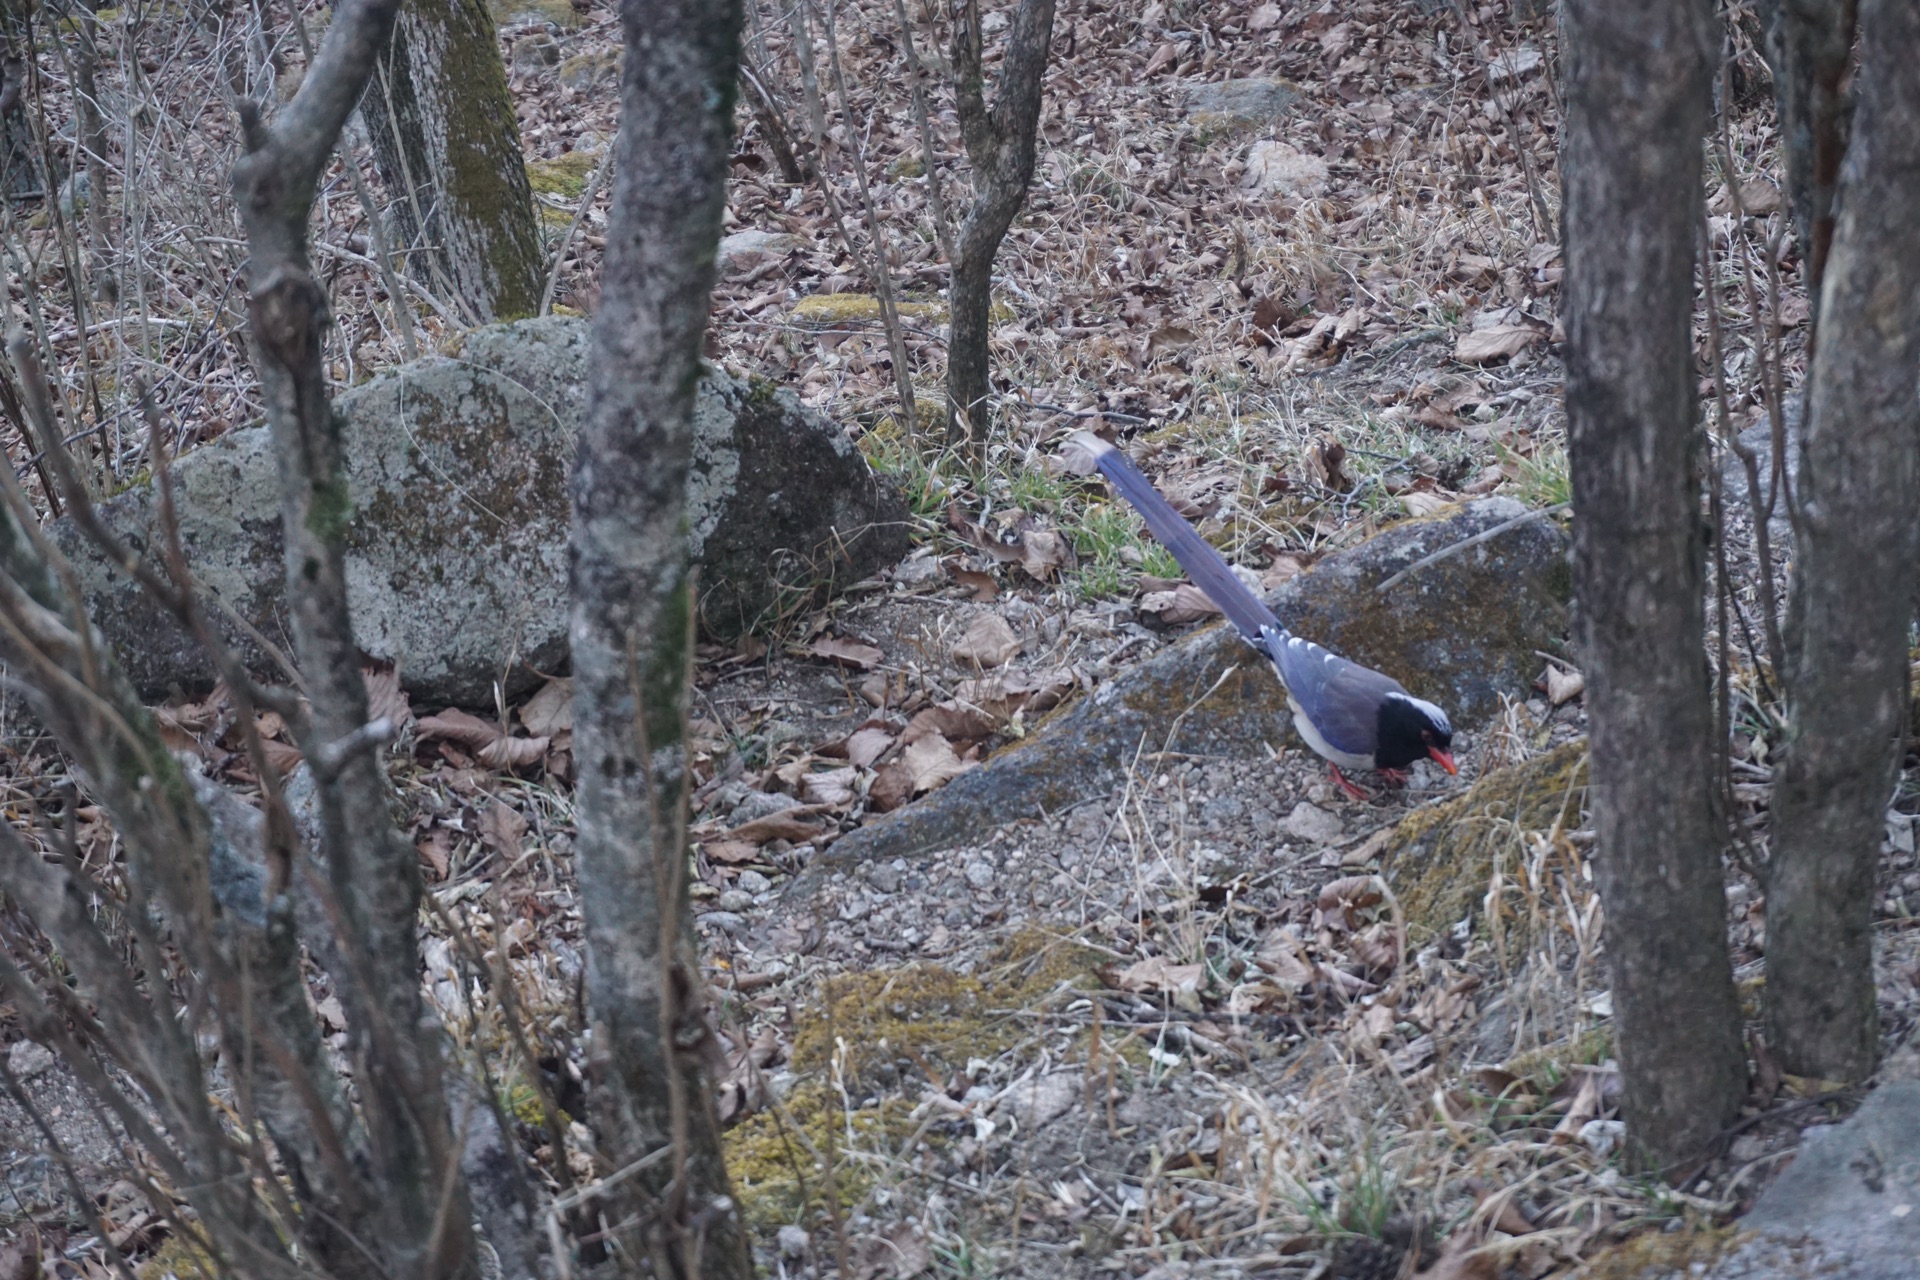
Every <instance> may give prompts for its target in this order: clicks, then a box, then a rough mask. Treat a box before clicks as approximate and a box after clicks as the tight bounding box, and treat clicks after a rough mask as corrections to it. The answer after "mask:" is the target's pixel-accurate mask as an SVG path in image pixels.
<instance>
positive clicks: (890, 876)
mask: <svg viewBox="0 0 1920 1280" xmlns="http://www.w3.org/2000/svg"><path fill="white" fill-rule="evenodd" d="M867 883H868V884H870V885H872V886H873V887H874V888H875V889H877V890H879V891H880V892H881V893H898V892H900V870H899V868H897V867H895V866H894V865H893V864H892V863H891V862H876V863H874V864H873V865H872V866H871V867H868V868H867Z"/></svg>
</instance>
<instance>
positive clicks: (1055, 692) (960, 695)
mask: <svg viewBox="0 0 1920 1280" xmlns="http://www.w3.org/2000/svg"><path fill="white" fill-rule="evenodd" d="M1078 682H1079V679H1078V677H1077V676H1076V675H1075V674H1074V671H1073V668H1072V667H1048V668H1045V669H1043V670H1040V671H1007V672H1001V673H997V674H995V675H990V676H982V677H980V678H979V679H977V680H962V681H961V682H960V683H959V685H958V686H957V687H955V689H954V691H953V693H954V698H955V700H956V701H959V702H963V703H968V704H970V705H972V706H975V707H978V708H980V710H982V711H986V712H988V713H990V714H992V715H995V716H998V717H1000V718H1001V719H1003V720H1004V719H1009V718H1011V717H1012V715H1013V713H1014V712H1016V711H1046V710H1049V709H1050V708H1053V707H1056V706H1058V705H1060V700H1061V699H1062V698H1064V697H1066V696H1067V695H1068V694H1069V693H1071V692H1073V688H1074V686H1075V685H1076V684H1077V683H1078Z"/></svg>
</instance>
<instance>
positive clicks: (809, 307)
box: [793, 293, 947, 329]
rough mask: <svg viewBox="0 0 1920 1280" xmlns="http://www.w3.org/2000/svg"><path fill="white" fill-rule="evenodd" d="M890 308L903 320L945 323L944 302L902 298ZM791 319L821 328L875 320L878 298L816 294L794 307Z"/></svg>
mask: <svg viewBox="0 0 1920 1280" xmlns="http://www.w3.org/2000/svg"><path fill="white" fill-rule="evenodd" d="M894 307H895V308H896V309H897V310H898V311H899V312H900V314H901V315H902V316H904V317H906V318H907V319H911V320H927V321H931V322H933V323H936V324H944V323H946V319H947V305H946V303H944V302H914V301H910V300H908V299H905V298H902V299H899V300H897V301H896V302H895V303H894ZM793 318H794V319H795V320H797V321H799V322H800V323H801V324H808V325H814V326H816V327H818V328H823V329H824V328H827V327H829V326H831V325H836V324H851V323H854V322H855V321H860V320H878V319H879V318H880V299H878V298H876V297H874V296H873V295H872V294H870V293H816V294H815V295H813V296H812V297H811V298H802V299H800V301H799V302H797V303H795V304H794V307H793Z"/></svg>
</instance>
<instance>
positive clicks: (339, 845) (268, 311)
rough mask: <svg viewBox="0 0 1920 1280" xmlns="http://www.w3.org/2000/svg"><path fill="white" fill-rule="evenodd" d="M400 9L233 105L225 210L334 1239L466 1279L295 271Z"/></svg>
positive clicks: (319, 382)
mask: <svg viewBox="0 0 1920 1280" xmlns="http://www.w3.org/2000/svg"><path fill="white" fill-rule="evenodd" d="M398 7H399V0H358V3H353V4H344V5H342V6H341V7H340V8H339V9H338V10H336V13H335V16H334V19H333V23H332V25H331V26H330V28H329V29H328V32H327V38H326V40H325V42H324V43H323V44H322V46H321V48H320V50H319V52H318V54H317V55H316V56H315V58H314V61H313V64H312V66H311V68H310V69H309V70H308V72H307V75H306V77H305V79H304V80H303V81H302V84H301V88H300V91H299V92H298V93H297V94H295V96H294V98H293V100H292V101H291V102H290V103H288V104H287V106H286V107H285V108H284V109H283V110H281V111H280V112H279V113H278V115H276V116H275V117H274V120H273V122H272V124H271V125H268V124H266V123H265V122H263V121H262V120H261V118H260V115H259V112H258V109H257V108H256V107H255V106H254V104H252V103H248V102H243V103H242V104H241V125H242V128H243V130H244V132H245V138H246V148H247V154H246V155H244V156H242V157H241V158H240V160H239V161H237V162H236V163H235V165H234V176H233V185H234V194H235V197H236V199H237V202H238V205H239V208H240V215H241V221H242V224H243V225H244V227H245V229H246V233H247V247H248V250H249V253H250V255H251V258H250V262H249V265H248V268H247V275H248V288H249V295H250V297H249V303H250V311H251V317H252V330H253V338H254V352H255V358H256V364H257V367H258V370H259V375H260V386H261V393H262V399H263V400H264V401H265V404H266V418H267V425H268V428H269V430H270V431H271V433H272V436H273V444H274V452H275V455H276V457H277V458H278V461H279V464H280V506H281V513H282V526H283V529H284V533H285V537H286V571H287V598H288V601H289V602H290V605H291V610H290V612H291V615H292V630H293V637H294V648H295V653H296V655H297V657H298V660H299V663H300V668H301V671H302V673H303V675H304V677H305V680H306V686H307V690H308V693H309V696H310V698H311V702H312V711H311V714H310V722H309V724H308V725H307V726H305V732H304V733H302V734H301V735H300V736H301V742H300V746H301V748H302V751H303V754H305V756H306V757H307V759H308V761H309V762H310V765H311V767H312V768H313V769H314V771H315V777H316V783H317V785H316V788H315V792H316V796H317V800H318V808H319V826H320V830H321V842H320V843H321V849H320V853H321V855H322V857H323V859H324V862H325V868H326V876H327V879H328V882H329V888H330V889H331V892H332V895H333V899H334V902H335V905H336V906H337V909H338V911H339V913H340V916H341V921H342V925H343V929H344V933H345V937H344V938H343V939H342V948H343V953H344V954H346V955H348V956H349V957H353V958H354V962H353V963H348V964H343V965H342V966H341V970H342V971H341V972H339V973H336V974H335V975H334V976H335V979H336V981H337V982H338V984H339V986H340V989H341V992H342V995H343V997H344V1003H345V1004H346V1006H347V1021H348V1035H349V1043H348V1055H349V1057H350V1058H351V1059H352V1060H353V1061H354V1063H355V1071H354V1075H355V1078H356V1079H357V1080H359V1081H361V1082H362V1084H361V1089H360V1105H361V1107H362V1109H363V1111H364V1113H365V1130H366V1135H365V1136H366V1144H365V1148H364V1150H363V1151H361V1152H359V1153H357V1154H358V1156H359V1157H360V1159H362V1160H364V1162H365V1165H366V1168H367V1173H368V1176H369V1178H370V1179H371V1181H372V1183H373V1185H375V1186H377V1187H379V1188H380V1190H381V1192H382V1195H381V1198H380V1199H379V1200H378V1201H376V1202H375V1203H373V1204H371V1205H368V1206H367V1209H366V1215H367V1216H366V1218H365V1220H363V1221H357V1222H353V1223H350V1224H345V1225H346V1228H347V1229H348V1230H350V1231H352V1232H353V1233H354V1234H355V1236H356V1237H358V1238H360V1239H362V1240H371V1242H372V1244H371V1246H369V1247H373V1248H375V1249H377V1251H378V1255H379V1257H380V1258H381V1260H382V1262H383V1264H384V1267H385V1270H386V1272H387V1273H388V1274H390V1275H395V1276H423V1277H425V1276H459V1275H468V1274H472V1272H473V1271H474V1268H475V1258H474V1252H473V1247H472V1238H471V1231H470V1226H469V1223H470V1210H469V1208H468V1203H467V1196H466V1192H465V1189H464V1186H463V1184H462V1183H461V1182H460V1180H459V1178H458V1174H457V1158H458V1153H457V1152H455V1151H454V1149H453V1145H454V1144H453V1138H452V1134H451V1132H450V1129H449V1125H448V1120H447V1105H446V1098H445V1094H444V1092H443V1090H442V1087H441V1080H440V1071H441V1046H440V1038H439V1035H438V1032H437V1029H436V1028H435V1027H434V1026H433V1025H432V1023H431V1022H430V1020H428V1019H427V1017H426V1010H425V1007H424V1006H423V1003H422V1001H421V996H420V980H419V963H420V960H419V942H418V934H417V928H418V925H417V913H418V909H419V902H420V892H421V887H420V873H419V860H418V856H417V855H416V854H415V852H414V849H413V846H412V845H411V843H409V842H408V841H407V840H406V839H405V838H404V837H402V836H401V834H400V832H399V831H398V830H397V829H396V828H395V827H394V825H393V820H392V818H391V816H390V815H389V812H388V800H389V791H388V786H387V780H386V775H385V773H384V772H383V770H382V769H381V766H380V761H379V758H378V755H377V754H376V753H375V752H374V751H372V750H366V749H358V750H355V749H352V744H354V743H355V742H357V741H361V740H363V739H364V737H365V730H366V725H367V719H368V716H367V694H366V686H365V684H364V682H363V681H362V679H361V675H360V661H359V649H358V647H357V646H356V645H355V643H354V639H353V629H352V625H351V621H350V618H349V615H348V610H347V586H346V556H345V551H346V534H347V528H348V520H349V517H350V515H351V512H352V505H351V499H350V497H349V495H348V492H347V481H346V471H345V466H344V463H345V459H344V457H343V456H342V449H341V437H340V427H341V420H340V418H339V416H338V415H337V414H335V413H334V411H333V405H332V403H331V401H330V400H329V399H328V397H327V389H326V376H325V371H324V369H323V366H322V351H323V345H324V341H325V337H326V330H327V327H328V324H329V323H330V320H331V317H330V315H329V308H328V304H327V295H326V291H325V290H324V289H323V288H322V287H321V285H320V283H319V281H318V280H316V279H315V278H314V275H313V270H312V265H311V263H310V262H309V260H308V257H307V220H308V216H309V214H310V212H311V210H312V205H313V199H314V194H315V191H316V190H317V187H318V183H319V180H320V176H321V174H322V172H323V171H324V169H325V166H326V163H327V161H328V159H329V157H330V156H331V155H332V153H333V149H334V146H335V144H336V143H337V141H338V140H339V137H340V133H341V130H342V129H343V128H344V126H345V125H346V122H347V117H348V116H349V115H350V114H351V112H352V110H353V107H354V104H355V103H356V102H357V101H358V100H359V99H360V96H361V93H362V91H363V89H364V87H365V85H366V83H367V81H368V79H369V77H370V76H371V74H372V72H373V67H374V63H375V59H376V57H377V55H378V53H379V51H380V49H381V48H382V46H383V45H384V44H385V41H386V39H387V34H388V32H389V31H390V30H391V29H392V26H393V20H394V12H395V10H396V9H397V8H398Z"/></svg>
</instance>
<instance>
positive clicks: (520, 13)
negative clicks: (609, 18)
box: [487, 0, 583, 29]
mask: <svg viewBox="0 0 1920 1280" xmlns="http://www.w3.org/2000/svg"><path fill="white" fill-rule="evenodd" d="M487 8H488V9H489V10H491V11H492V13H493V20H494V21H495V22H497V23H499V24H500V25H501V26H503V27H510V26H516V25H525V24H526V23H527V22H529V21H533V22H550V23H552V24H553V25H554V26H556V27H566V28H569V29H570V28H573V27H577V26H579V25H580V24H581V22H582V21H583V19H582V18H581V16H580V14H579V13H577V12H576V11H575V10H574V7H573V0H488V3H487Z"/></svg>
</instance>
